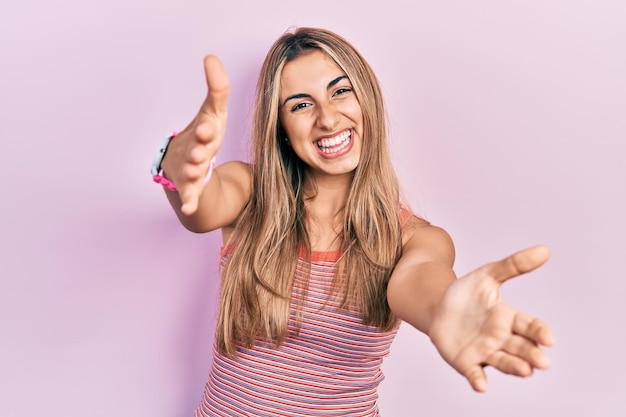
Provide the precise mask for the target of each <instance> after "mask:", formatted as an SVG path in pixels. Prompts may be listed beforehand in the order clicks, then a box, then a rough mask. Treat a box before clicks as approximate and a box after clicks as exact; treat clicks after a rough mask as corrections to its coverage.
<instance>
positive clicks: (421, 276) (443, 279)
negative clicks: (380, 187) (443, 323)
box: [387, 217, 456, 334]
mask: <svg viewBox="0 0 626 417" xmlns="http://www.w3.org/2000/svg"><path fill="white" fill-rule="evenodd" d="M404 234H405V236H406V237H405V242H404V244H403V248H402V257H401V258H400V261H399V262H398V264H397V265H396V268H395V269H394V271H393V274H392V275H391V278H390V280H389V286H388V288H387V301H388V302H389V307H390V308H391V310H392V311H393V313H394V314H395V315H396V317H398V318H400V319H402V320H403V321H405V322H407V323H409V324H411V325H412V326H413V327H415V328H416V329H418V330H420V331H422V332H424V333H426V334H428V332H429V328H430V323H431V321H432V318H433V315H434V312H435V310H436V308H437V306H438V305H439V301H440V299H441V297H442V296H443V293H444V292H445V290H446V289H447V288H448V286H449V285H450V284H451V283H452V282H453V281H454V280H455V279H456V276H455V274H454V271H453V270H452V265H453V264H454V256H455V254H454V244H453V243H452V239H451V238H450V236H449V235H448V233H447V232H446V231H445V230H443V229H441V228H439V227H435V226H432V225H430V224H428V223H427V222H425V221H423V220H420V219H417V218H415V217H413V218H411V219H410V220H409V222H408V223H407V224H406V226H405V230H404Z"/></svg>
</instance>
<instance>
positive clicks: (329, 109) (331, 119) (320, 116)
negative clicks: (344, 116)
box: [317, 103, 340, 131]
mask: <svg viewBox="0 0 626 417" xmlns="http://www.w3.org/2000/svg"><path fill="white" fill-rule="evenodd" d="M339 117H340V116H339V112H338V111H337V109H336V108H335V106H334V105H333V103H319V104H318V106H317V127H319V128H320V129H323V130H329V131H332V130H334V129H335V128H336V127H337V124H338V123H339Z"/></svg>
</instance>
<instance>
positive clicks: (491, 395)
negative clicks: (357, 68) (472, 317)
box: [0, 0, 626, 417]
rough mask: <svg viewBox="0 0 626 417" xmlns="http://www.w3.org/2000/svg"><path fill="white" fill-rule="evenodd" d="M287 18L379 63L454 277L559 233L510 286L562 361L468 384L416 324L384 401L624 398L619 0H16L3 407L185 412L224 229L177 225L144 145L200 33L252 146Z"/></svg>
mask: <svg viewBox="0 0 626 417" xmlns="http://www.w3.org/2000/svg"><path fill="white" fill-rule="evenodd" d="M291 25H301V26H305V25H309V26H322V27H326V28H329V29H332V30H335V31H337V32H339V33H341V34H343V35H344V36H345V37H347V38H348V39H349V40H351V41H352V42H353V43H354V44H355V45H356V46H357V47H358V48H359V49H360V51H361V52H362V53H363V54H364V55H365V56H366V58H367V59H368V60H369V61H370V63H371V64H372V66H373V67H374V69H375V70H376V72H377V73H378V75H379V77H380V81H381V83H382V85H383V88H384V91H385V94H386V98H387V104H388V110H389V114H390V119H391V131H392V135H393V141H392V146H393V155H394V160H395V163H396V167H397V170H398V173H399V175H400V178H401V181H402V184H403V187H404V191H405V193H406V195H407V198H408V199H409V201H411V203H412V204H413V208H414V209H415V210H416V211H417V212H419V213H421V214H422V215H423V216H425V217H427V218H428V219H430V220H431V221H432V222H434V223H436V224H438V225H441V226H443V227H444V228H446V229H447V230H448V231H449V232H450V233H451V235H452V236H453V237H454V239H455V241H456V245H457V250H458V262H457V265H456V270H457V272H458V273H459V275H461V274H463V273H466V272H468V271H469V270H471V269H473V268H474V267H476V266H478V265H479V264H482V263H484V262H487V261H490V260H495V259H498V258H500V257H503V256H505V255H507V254H508V253H510V252H512V251H514V250H517V249H520V248H523V247H525V246H528V245H532V244H535V243H546V244H548V245H550V246H551V248H552V250H553V258H552V260H551V261H550V263H549V264H548V265H547V266H546V267H544V268H543V269H541V270H540V271H537V272H536V273H534V274H532V275H529V276H527V277H524V278H520V279H519V280H516V281H513V282H510V283H508V284H507V285H505V287H503V293H504V297H505V299H506V300H507V301H508V302H509V303H511V304H513V305H514V306H517V307H519V308H522V309H525V310H527V311H529V312H530V313H532V314H535V315H538V316H540V317H542V318H544V319H546V320H547V321H548V322H549V323H551V324H552V326H553V328H554V331H555V332H556V336H557V344H556V346H555V347H553V348H552V349H550V354H551V357H552V360H553V367H552V369H551V370H550V371H548V372H539V373H537V374H536V375H535V376H533V377H532V378H530V379H529V380H520V379H517V378H513V377H504V376H500V375H497V374H496V373H494V372H489V377H490V389H489V392H487V393H486V394H483V395H479V394H475V393H473V392H472V391H471V390H470V389H469V386H468V385H467V384H466V382H465V381H464V380H463V379H462V378H461V377H459V376H458V375H457V374H456V373H455V372H454V371H453V370H452V369H451V368H449V367H448V366H447V365H446V364H445V363H444V362H443V361H442V360H441V359H439V357H438V355H437V353H436V352H435V350H434V349H433V348H432V346H431V345H430V344H429V342H428V340H427V338H426V337H424V336H423V335H422V334H420V333H418V332H417V331H415V330H413V329H410V328H408V326H407V327H403V328H402V329H401V331H400V334H399V335H398V338H397V340H396V342H395V343H394V345H393V347H392V353H391V356H390V357H389V358H388V359H387V360H386V361H385V366H384V370H385V373H386V375H387V379H386V380H385V381H384V382H383V384H382V385H381V388H380V393H381V399H380V405H381V409H382V411H383V413H384V415H385V416H387V417H402V416H407V417H408V416H453V415H467V416H477V415H480V416H484V417H487V416H506V417H515V416H528V415H534V416H557V415H558V416H594V417H595V416H602V417H611V416H615V417H617V416H623V415H626V406H625V405H624V400H623V394H624V390H625V388H626V381H625V380H624V375H625V371H626V359H625V357H626V355H625V354H624V346H625V345H626V343H625V342H626V338H625V337H624V336H625V335H624V333H625V331H624V329H625V328H626V326H624V323H623V322H624V319H625V318H626V308H625V307H624V301H623V300H624V298H625V297H624V296H625V295H626V294H625V292H626V282H625V281H624V278H625V276H624V267H623V262H624V258H625V255H624V249H625V245H624V236H625V232H626V230H625V229H626V227H625V221H624V213H625V212H626V204H625V203H624V197H625V190H626V187H625V185H624V182H625V180H626V172H625V171H626V170H625V168H624V162H623V159H624V154H625V153H626V144H625V143H626V2H624V1H622V0H614V1H609V0H594V1H590V0H589V1H583V0H576V1H571V0H570V1H568V0H555V1H540V0H530V1H529V0H526V1H522V0H519V1H513V0H510V1H509V0H507V1H497V2H496V1H486V0H477V1H472V2H468V1H463V0H436V1H435V0H429V1H419V0H418V1H396V2H394V1H377V2H364V1H345V0H344V1H337V0H323V1H315V2H279V1H277V0H266V1H259V2H253V1H249V2H245V1H243V0H229V1H222V2H216V1H213V2H209V1H200V0H182V1H181V0H177V1H174V0H170V1H167V0H108V1H104V0H101V1H88V0H59V1H56V2H50V1H44V0H31V1H21V0H19V1H18V0H3V2H2V5H1V6H0V48H1V49H0V60H1V67H0V75H1V76H0V138H1V139H2V148H1V151H0V170H1V173H0V174H1V178H2V192H3V204H2V216H0V236H1V239H2V240H1V244H2V248H1V249H2V250H1V255H0V256H1V257H2V258H1V262H0V284H1V287H0V337H2V340H1V344H0V349H1V354H0V415H2V416H7V417H13V416H33V415H51V416H59V417H61V416H62V417H78V416H90V417H99V416H103V417H104V416H106V417H109V416H116V417H121V416H134V417H136V416H146V417H148V416H149V417H161V416H163V417H166V416H168V417H171V416H190V415H191V413H192V411H193V410H194V408H195V407H196V404H197V403H198V401H199V399H200V396H201V392H202V390H203V387H204V383H205V382H206V379H207V375H208V367H209V361H210V346H211V342H212V332H213V321H214V319H215V304H214V300H215V290H216V285H217V284H216V283H217V277H216V271H217V266H216V260H217V254H218V248H219V244H220V236H219V233H214V234H209V235H194V234H191V233H189V232H187V231H185V230H184V229H183V228H182V227H181V226H180V225H179V224H178V222H177V220H176V219H175V217H174V215H173V213H172V211H171V209H170V208H169V206H168V204H167V202H166V200H165V198H164V196H163V192H162V191H161V190H160V189H159V187H158V186H156V185H155V184H153V183H152V182H151V180H150V177H149V174H148V171H149V166H150V163H151V161H152V157H153V154H154V152H155V150H156V148H157V146H158V143H159V142H160V140H161V139H162V137H164V136H165V135H168V134H169V132H171V131H172V130H176V129H180V128H182V127H183V126H184V125H185V124H186V123H187V122H188V120H189V119H190V118H191V117H192V116H193V115H194V114H195V112H196V110H197V108H198V106H199V105H200V102H201V100H202V99H203V97H204V94H205V86H204V78H203V72H202V57H203V55H204V54H206V53H215V54H218V55H219V56H220V57H221V58H222V59H223V62H224V64H225V66H226V68H227V70H228V72H229V74H230V77H231V83H232V92H231V100H230V102H229V108H230V125H229V127H228V132H227V139H226V143H225V145H224V148H223V149H222V151H221V152H220V154H219V159H220V160H221V161H226V160H229V159H233V158H243V159H245V158H246V151H247V145H246V144H247V141H246V138H247V134H248V131H249V121H250V110H251V104H250V97H251V94H252V89H253V86H254V83H255V78H256V74H257V72H258V69H259V66H260V62H261V59H262V58H263V56H264V54H265V52H266V51H267V49H268V48H269V46H270V44H271V43H272V42H273V41H274V39H275V38H276V37H278V36H279V35H280V34H281V33H282V32H283V31H284V30H285V29H286V28H287V27H289V26H291Z"/></svg>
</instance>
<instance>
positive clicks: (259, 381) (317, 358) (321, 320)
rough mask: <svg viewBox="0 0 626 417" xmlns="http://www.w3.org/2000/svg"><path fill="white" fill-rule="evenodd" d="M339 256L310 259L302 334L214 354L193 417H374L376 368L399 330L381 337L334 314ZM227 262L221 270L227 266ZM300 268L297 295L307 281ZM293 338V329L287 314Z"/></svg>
mask: <svg viewBox="0 0 626 417" xmlns="http://www.w3.org/2000/svg"><path fill="white" fill-rule="evenodd" d="M338 257H339V252H314V253H313V254H312V264H311V275H310V279H309V289H308V294H307V298H306V300H305V303H304V310H303V313H302V314H303V315H302V322H301V328H300V332H299V334H298V335H297V336H296V335H293V336H289V337H287V339H286V340H285V342H284V343H283V344H282V345H281V347H280V348H278V349H276V348H274V347H273V346H271V345H269V344H268V343H265V342H263V341H260V340H259V341H257V342H256V343H255V345H254V347H253V348H252V349H245V348H242V347H240V348H238V349H237V356H236V357H235V358H232V357H229V356H224V355H220V354H219V353H218V352H217V351H216V350H215V349H214V350H213V363H212V366H211V372H210V376H209V381H208V383H207V385H206V388H205V391H204V395H203V398H202V401H201V403H200V405H199V406H198V408H197V410H196V413H195V417H208V416H219V417H226V416H247V417H257V416H263V417H267V416H272V417H274V416H276V417H278V416H285V417H286V416H289V417H298V416H307V417H311V416H324V417H330V416H344V417H345V416H354V417H357V416H358V417H376V416H379V412H378V405H377V400H378V394H377V388H378V384H379V383H380V382H381V381H382V380H383V378H384V377H383V374H382V372H381V369H380V368H381V364H382V360H383V357H385V356H387V355H388V354H389V347H390V345H391V342H392V341H393V339H394V337H395V335H396V332H397V328H396V329H394V330H392V331H390V332H381V331H380V330H378V329H377V328H376V327H372V326H365V325H363V324H362V316H361V315H360V314H359V313H358V312H356V311H347V310H341V309H339V308H337V306H336V303H335V302H334V301H332V300H330V301H329V299H328V295H329V291H330V288H331V283H332V280H333V276H334V274H335V273H336V267H335V263H336V261H337V259H338ZM225 260H226V257H225V255H224V254H223V255H222V258H221V263H222V265H224V262H225ZM306 272H307V270H306V266H305V262H304V260H303V259H302V258H300V259H299V261H298V266H297V270H296V277H295V282H294V287H295V286H297V285H298V282H302V280H303V279H304V278H305V274H306ZM289 326H290V330H291V329H294V328H295V308H294V307H293V306H292V309H291V317H290V320H289Z"/></svg>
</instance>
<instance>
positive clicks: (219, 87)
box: [203, 55, 230, 113]
mask: <svg viewBox="0 0 626 417" xmlns="http://www.w3.org/2000/svg"><path fill="white" fill-rule="evenodd" d="M204 73H205V76H206V83H207V87H208V89H209V91H208V94H207V97H206V100H205V102H204V106H203V110H204V111H205V112H206V113H208V112H210V111H211V110H213V111H214V112H216V113H226V111H227V102H228V91H229V87H230V83H229V81H228V75H227V74H226V70H225V69H224V66H223V65H222V62H221V61H220V60H219V58H218V57H216V56H215V55H207V56H206V57H205V58H204Z"/></svg>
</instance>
